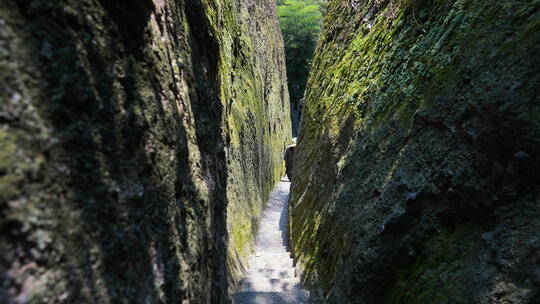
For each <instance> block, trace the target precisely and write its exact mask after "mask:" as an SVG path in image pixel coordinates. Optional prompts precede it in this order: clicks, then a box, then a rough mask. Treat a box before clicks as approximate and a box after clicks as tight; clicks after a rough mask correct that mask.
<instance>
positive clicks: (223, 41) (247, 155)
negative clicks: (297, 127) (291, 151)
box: [0, 0, 290, 303]
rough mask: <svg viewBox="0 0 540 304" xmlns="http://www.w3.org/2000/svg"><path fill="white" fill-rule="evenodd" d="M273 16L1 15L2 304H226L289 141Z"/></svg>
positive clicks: (141, 1) (125, 10)
mask: <svg viewBox="0 0 540 304" xmlns="http://www.w3.org/2000/svg"><path fill="white" fill-rule="evenodd" d="M273 5H274V4H273V1H270V0H269V1H257V3H251V4H248V3H239V2H238V1H227V0H219V1H218V0H216V1H192V0H174V1H173V0H169V1H165V0H154V1H150V0H137V1H105V0H104V1H97V0H84V1H75V0H69V1H41V0H34V1H30V0H27V1H12V0H3V1H1V2H0V94H1V95H0V96H1V99H0V281H1V282H2V283H1V285H0V302H2V303H161V302H166V303H227V302H228V288H229V281H234V278H235V276H236V274H235V273H236V272H237V271H238V269H241V263H242V260H243V257H244V256H245V254H246V248H249V246H250V242H251V240H252V239H253V233H254V231H256V228H257V223H258V215H259V213H260V209H261V206H262V204H263V202H264V200H265V198H266V196H267V195H268V193H269V191H270V189H271V188H272V185H273V183H274V181H275V180H276V179H277V178H279V176H280V175H281V173H282V160H281V153H282V151H283V148H284V146H285V144H286V141H288V140H289V137H290V126H289V122H288V120H287V119H286V118H288V117H289V114H288V113H289V108H288V107H289V102H288V93H287V88H286V77H285V76H284V75H285V68H284V55H283V51H282V49H283V45H282V41H281V35H280V33H279V28H278V27H277V21H276V17H275V12H274V10H275V8H274V6H273ZM227 212H229V214H228V215H227ZM228 253H229V260H228V258H227V257H228ZM227 265H229V266H227Z"/></svg>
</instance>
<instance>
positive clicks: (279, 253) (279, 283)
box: [232, 177, 309, 304]
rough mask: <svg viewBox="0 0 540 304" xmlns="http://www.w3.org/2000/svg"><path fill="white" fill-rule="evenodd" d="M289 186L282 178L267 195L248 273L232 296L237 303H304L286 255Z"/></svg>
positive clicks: (287, 254) (302, 292) (288, 257)
mask: <svg viewBox="0 0 540 304" xmlns="http://www.w3.org/2000/svg"><path fill="white" fill-rule="evenodd" d="M289 187H290V183H289V182H288V181H287V180H286V177H285V178H283V179H282V180H281V181H280V182H279V183H278V185H277V186H276V188H275V189H274V191H272V193H271V194H270V199H269V200H268V203H267V205H266V209H265V211H264V214H263V219H262V221H261V226H260V229H259V235H258V237H257V240H256V242H255V253H254V254H253V255H252V256H251V258H249V260H248V272H247V274H246V276H245V277H244V278H243V279H242V280H241V281H240V285H239V288H238V290H237V291H236V292H235V293H234V294H233V295H232V296H233V300H234V302H235V303H236V304H278V303H279V304H281V303H298V304H304V303H307V298H308V295H309V294H308V292H307V291H306V290H304V289H302V288H301V287H300V282H299V278H297V277H296V276H295V268H294V266H293V260H292V259H291V258H290V256H289V247H288V240H287V210H288V201H289Z"/></svg>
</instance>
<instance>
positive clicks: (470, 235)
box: [290, 0, 540, 304]
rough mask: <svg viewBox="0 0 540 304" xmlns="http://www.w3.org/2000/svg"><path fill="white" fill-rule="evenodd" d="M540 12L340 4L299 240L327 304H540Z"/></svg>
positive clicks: (300, 179) (316, 293) (319, 89)
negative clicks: (539, 301)
mask: <svg viewBox="0 0 540 304" xmlns="http://www.w3.org/2000/svg"><path fill="white" fill-rule="evenodd" d="M539 8H540V4H539V3H538V1H532V0H530V1H490V0H481V1H478V0H476V1H472V0H458V1H450V0H449V1H444V0H441V1H423V0H406V1H384V0H383V1H378V0H377V1H369V0H365V1H337V0H335V1H331V2H330V4H329V11H328V14H327V15H326V17H325V24H324V29H323V32H322V36H321V39H320V42H319V45H318V49H317V51H316V55H315V59H314V64H313V69H312V71H311V75H310V79H309V82H308V89H307V92H306V104H305V111H304V113H303V119H302V130H301V132H300V136H299V141H298V149H297V155H296V157H297V158H296V162H297V165H296V169H295V170H296V171H295V172H294V183H293V185H292V194H291V195H292V197H291V207H290V208H291V226H292V240H293V242H294V249H295V254H296V257H297V259H298V262H299V265H300V267H301V269H302V272H303V275H304V280H305V282H306V283H307V284H308V285H309V286H311V287H312V288H313V290H312V291H311V295H312V298H313V300H315V302H328V303H416V304H419V303H537V302H535V301H537V300H538V298H539V297H540V295H539V288H538V286H539V284H540V276H539V271H540V269H539V268H538V267H539V266H538V265H539V264H538V261H539V259H540V251H539V248H540V235H539V231H540V221H539V220H538V219H539V218H540V154H539V153H538V151H540V100H539V96H540V94H539V93H540V92H539V87H540V86H539V75H540V73H539V68H538V67H539V66H540V58H539V48H538V46H539V45H540V34H539V33H540V31H539V24H540V13H539Z"/></svg>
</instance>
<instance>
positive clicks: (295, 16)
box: [277, 0, 327, 102]
mask: <svg viewBox="0 0 540 304" xmlns="http://www.w3.org/2000/svg"><path fill="white" fill-rule="evenodd" d="M326 2H327V1H326V0H280V1H277V4H278V7H277V11H278V16H279V25H280V27H281V31H282V33H283V39H284V41H285V57H286V60H287V78H288V81H289V92H290V94H291V100H292V101H293V102H297V101H298V100H299V99H300V98H302V95H303V93H304V89H305V86H306V82H307V78H308V75H309V69H310V67H311V61H312V59H313V51H314V50H315V46H316V44H317V39H318V37H319V32H320V30H321V22H322V14H323V9H324V7H325V6H326Z"/></svg>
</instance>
